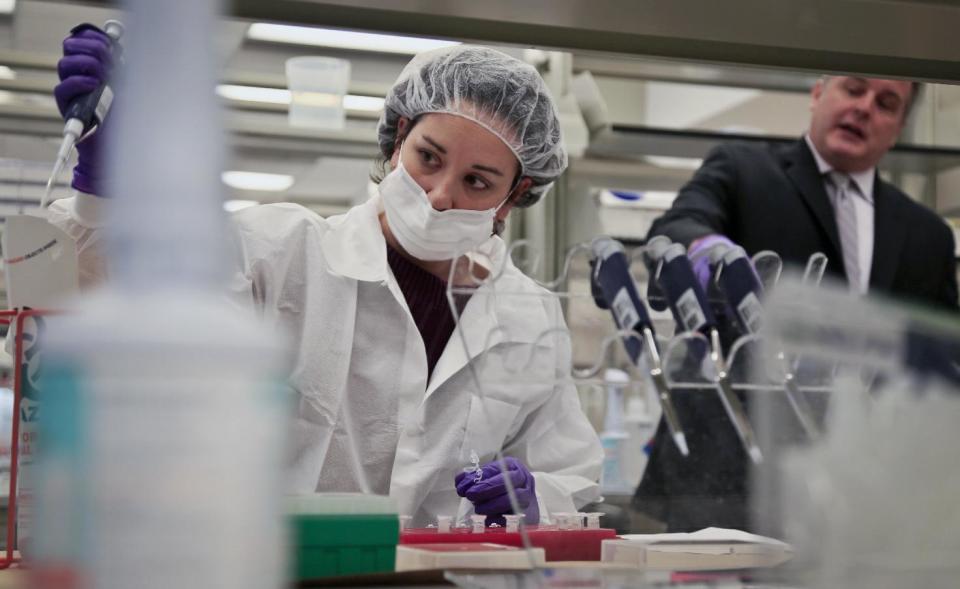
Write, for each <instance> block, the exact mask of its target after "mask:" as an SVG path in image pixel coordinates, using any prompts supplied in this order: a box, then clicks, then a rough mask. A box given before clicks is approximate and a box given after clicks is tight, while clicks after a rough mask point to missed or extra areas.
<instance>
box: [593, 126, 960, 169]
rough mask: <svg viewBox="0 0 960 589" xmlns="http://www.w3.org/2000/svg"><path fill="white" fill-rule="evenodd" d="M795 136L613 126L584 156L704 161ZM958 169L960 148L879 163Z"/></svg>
mask: <svg viewBox="0 0 960 589" xmlns="http://www.w3.org/2000/svg"><path fill="white" fill-rule="evenodd" d="M797 139H798V137H785V136H772V135H754V134H743V133H719V132H715V131H691V130H676V129H663V128H657V127H633V126H626V125H613V126H612V127H611V128H610V129H607V130H605V131H601V132H600V133H599V134H598V135H597V136H596V137H594V138H593V139H592V140H591V142H590V146H589V147H588V148H587V151H586V155H587V156H588V157H591V158H602V159H615V160H639V159H641V158H645V157H647V156H664V157H678V158H698V159H700V158H703V157H704V156H706V154H707V153H708V152H709V151H710V150H711V149H712V148H714V147H715V146H717V145H719V144H721V143H729V142H733V141H736V142H742V143H752V144H756V145H760V144H771V143H772V144H789V143H793V142H795V141H797ZM956 167H960V148H950V147H935V146H927V145H909V144H898V145H896V146H895V147H894V148H893V149H891V150H890V152H888V153H887V155H886V157H884V159H883V160H882V161H881V162H880V168H881V169H882V170H885V171H889V172H893V173H901V172H907V173H917V174H935V173H938V172H942V171H945V170H950V169H952V168H956Z"/></svg>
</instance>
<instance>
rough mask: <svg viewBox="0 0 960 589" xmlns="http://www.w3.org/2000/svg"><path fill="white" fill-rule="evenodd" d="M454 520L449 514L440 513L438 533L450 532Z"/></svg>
mask: <svg viewBox="0 0 960 589" xmlns="http://www.w3.org/2000/svg"><path fill="white" fill-rule="evenodd" d="M451 520H453V517H452V516H449V515H438V516H437V533H439V534H449V533H450V522H451Z"/></svg>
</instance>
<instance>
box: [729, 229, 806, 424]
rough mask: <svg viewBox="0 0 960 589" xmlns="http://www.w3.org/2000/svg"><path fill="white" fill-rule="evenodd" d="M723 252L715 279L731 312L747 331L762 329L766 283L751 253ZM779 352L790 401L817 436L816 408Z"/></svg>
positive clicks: (735, 250)
mask: <svg viewBox="0 0 960 589" xmlns="http://www.w3.org/2000/svg"><path fill="white" fill-rule="evenodd" d="M720 253H721V252H719V251H718V254H717V256H718V258H719V261H718V263H717V265H716V267H715V270H714V278H713V279H714V282H715V283H716V285H717V287H718V290H719V291H720V292H721V293H722V294H723V297H724V299H725V300H726V302H727V306H728V307H729V309H730V314H731V315H732V316H733V317H734V319H735V320H736V322H737V325H738V326H739V328H740V330H741V331H742V332H743V333H746V334H757V333H759V332H760V323H761V319H762V315H763V307H762V306H761V304H760V297H762V296H763V285H762V284H760V279H759V278H758V277H757V274H756V273H755V272H754V271H753V268H752V266H751V263H750V258H748V257H747V253H746V252H745V251H744V250H743V248H741V247H739V246H737V247H732V248H730V249H728V250H726V251H724V252H722V254H723V255H722V257H720V256H719V254H720ZM777 356H778V358H779V359H780V360H781V362H783V363H784V369H785V375H784V381H783V387H784V392H785V393H786V396H787V401H788V402H789V403H790V407H791V408H792V409H793V412H794V414H795V415H796V416H797V421H799V422H800V426H801V427H802V428H803V431H804V433H806V435H807V437H809V438H810V439H816V438H817V437H818V436H819V435H820V430H819V428H818V427H817V422H816V420H815V419H814V413H813V409H812V408H811V407H810V405H809V403H807V398H806V397H805V396H804V395H803V392H802V391H801V390H800V389H799V388H798V387H797V383H796V381H795V379H794V374H793V371H792V370H789V369H788V365H787V362H786V357H785V356H784V355H783V353H779V354H778V355H777Z"/></svg>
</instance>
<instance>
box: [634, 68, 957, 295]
mask: <svg viewBox="0 0 960 589" xmlns="http://www.w3.org/2000/svg"><path fill="white" fill-rule="evenodd" d="M918 89H919V86H918V85H916V84H911V83H909V82H901V81H894V80H875V79H866V78H855V77H836V78H824V79H822V80H820V81H818V82H817V84H816V85H815V86H814V88H813V92H812V97H813V103H812V108H811V111H812V117H811V121H810V129H809V132H808V133H807V134H806V135H805V136H804V137H803V138H802V139H800V140H799V141H797V142H796V143H794V144H792V145H789V146H776V147H761V146H754V145H745V144H727V145H721V146H719V147H717V148H715V149H714V150H713V151H712V152H711V153H710V154H709V155H708V156H707V158H706V159H705V160H704V162H703V165H702V166H701V168H700V169H699V170H698V171H697V173H696V174H695V175H694V177H693V179H691V180H690V182H688V183H687V185H686V186H684V187H683V188H682V189H681V191H680V193H679V195H678V196H677V199H676V201H674V204H673V207H672V208H671V209H670V210H669V211H667V213H666V214H664V215H663V216H662V217H661V218H660V219H658V220H657V221H656V222H655V223H654V224H653V226H652V228H651V229H650V237H652V236H654V235H667V236H669V237H670V238H671V239H673V240H674V241H679V242H681V243H683V244H684V245H686V246H688V248H689V250H690V254H691V257H694V258H697V257H698V256H697V254H698V253H699V252H701V251H702V249H703V247H704V246H708V245H710V244H711V243H715V242H716V237H715V236H722V237H724V238H726V239H727V240H729V241H732V242H734V243H737V244H739V245H741V246H743V248H744V249H746V250H747V253H748V254H751V255H752V254H754V253H756V252H758V251H760V250H773V251H775V252H777V253H778V254H780V256H781V257H782V258H783V260H784V262H785V263H793V264H800V265H802V264H805V263H806V261H807V258H809V257H810V255H811V254H813V253H815V252H823V253H824V254H826V256H827V257H828V258H829V260H830V263H829V265H828V272H830V273H831V274H833V275H834V276H836V277H838V278H840V279H843V280H846V281H847V282H848V283H850V284H851V288H852V289H853V290H856V291H859V292H862V293H865V292H868V291H869V292H876V293H883V294H887V295H892V296H894V297H898V298H902V299H912V300H913V301H915V302H921V303H927V304H933V305H937V306H940V307H946V308H950V309H957V308H958V305H957V279H956V267H955V266H956V264H955V256H954V240H953V232H952V231H951V230H950V228H949V227H948V226H947V225H946V223H944V221H943V220H942V219H940V218H939V217H938V216H937V215H936V214H935V213H933V212H932V211H930V210H929V209H927V208H926V207H924V206H923V205H920V204H918V203H916V202H915V201H913V200H911V199H910V198H909V197H907V196H906V195H905V194H904V193H903V192H901V191H900V190H898V189H897V188H896V187H894V186H892V185H890V184H888V183H886V182H884V181H883V180H881V179H880V177H879V176H878V175H877V172H876V165H877V162H879V161H880V159H881V158H882V157H883V155H884V154H885V153H886V152H887V150H889V149H890V148H891V147H892V146H893V144H894V143H895V142H896V140H897V137H898V135H899V134H900V131H901V130H902V129H903V125H904V122H905V120H906V116H907V113H908V111H909V107H910V105H911V103H912V100H913V99H914V98H915V96H914V93H915V92H916V91H917V90H918ZM837 178H839V179H840V180H839V181H841V182H848V184H846V186H844V187H843V191H842V192H844V193H845V198H841V199H840V200H842V201H852V207H849V206H845V204H844V203H843V202H840V201H838V198H837V196H838V194H837V193H838V192H840V191H838V189H837V181H838V180H837ZM847 204H850V203H847ZM849 209H852V212H853V215H845V211H848V210H849ZM838 213H840V214H839V215H838ZM845 222H848V224H847V225H845V224H844V223H845ZM845 229H846V230H845ZM845 239H846V240H847V241H846V243H844V240H845ZM845 246H847V247H846V249H847V250H850V251H844V250H845ZM854 250H855V251H854ZM848 267H849V268H848ZM851 273H852V274H854V275H853V277H852V280H851V276H850V274H851Z"/></svg>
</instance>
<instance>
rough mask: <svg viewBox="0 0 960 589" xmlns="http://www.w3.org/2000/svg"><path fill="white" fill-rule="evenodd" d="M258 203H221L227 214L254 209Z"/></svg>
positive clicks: (249, 201)
mask: <svg viewBox="0 0 960 589" xmlns="http://www.w3.org/2000/svg"><path fill="white" fill-rule="evenodd" d="M258 204H260V203H259V202H257V201H255V200H227V201H224V202H223V210H225V211H227V212H228V213H235V212H236V211H239V210H240V209H246V208H248V207H255V206H257V205H258Z"/></svg>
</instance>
